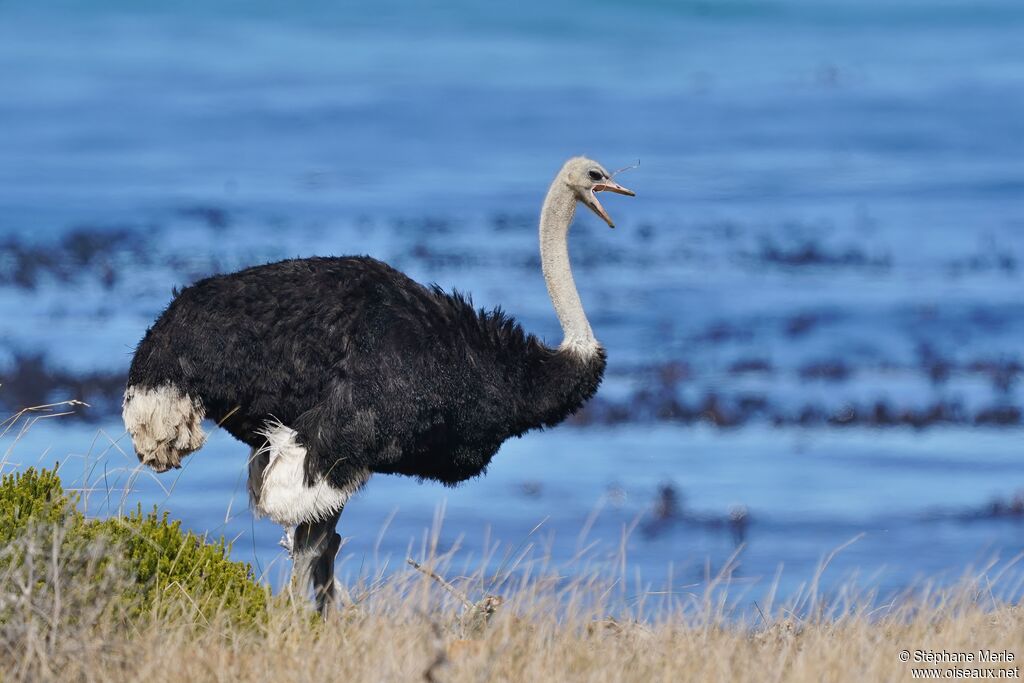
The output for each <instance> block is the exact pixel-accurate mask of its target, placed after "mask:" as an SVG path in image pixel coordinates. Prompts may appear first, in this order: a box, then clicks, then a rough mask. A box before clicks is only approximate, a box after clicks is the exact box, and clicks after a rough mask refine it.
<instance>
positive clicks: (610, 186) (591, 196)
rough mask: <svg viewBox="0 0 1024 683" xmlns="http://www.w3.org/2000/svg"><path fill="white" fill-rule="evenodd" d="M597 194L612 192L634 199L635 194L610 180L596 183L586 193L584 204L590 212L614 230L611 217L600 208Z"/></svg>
mask: <svg viewBox="0 0 1024 683" xmlns="http://www.w3.org/2000/svg"><path fill="white" fill-rule="evenodd" d="M598 192H614V193H615V194H624V195H626V196H628V197H635V196H636V193H635V192H633V191H632V190H627V189H626V188H624V187H623V186H622V185H619V184H618V183H617V182H615V181H614V180H611V179H608V180H603V181H601V182H599V183H596V184H595V185H594V189H593V190H592V191H591V192H588V193H587V195H588V196H587V197H586V198H585V199H584V203H585V204H586V205H587V206H589V207H590V210H591V211H593V212H594V213H596V214H597V215H598V216H600V217H601V220H603V221H604V222H605V223H607V224H608V227H609V228H614V227H615V223H614V222H612V218H611V216H609V215H608V212H607V211H605V210H604V207H603V206H601V202H599V201H597V194H596V193H598Z"/></svg>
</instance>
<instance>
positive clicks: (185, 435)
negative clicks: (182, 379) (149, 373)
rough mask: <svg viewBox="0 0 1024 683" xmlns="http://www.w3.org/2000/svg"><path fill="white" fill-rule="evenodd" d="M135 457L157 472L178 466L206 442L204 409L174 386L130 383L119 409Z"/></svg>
mask: <svg viewBox="0 0 1024 683" xmlns="http://www.w3.org/2000/svg"><path fill="white" fill-rule="evenodd" d="M121 416H122V417H123V418H124V426H125V427H126V428H127V429H128V433H129V434H130V435H131V437H132V443H133V444H134V445H135V452H136V453H137V454H138V456H139V460H140V461H141V462H142V463H143V464H145V465H149V466H150V467H152V468H153V469H154V470H156V471H157V472H165V471H167V470H169V469H171V468H172V467H181V459H182V458H184V457H185V456H186V455H188V454H189V453H191V452H192V451H195V450H197V449H199V448H200V447H202V445H203V444H204V443H205V442H206V434H204V433H203V428H202V422H203V418H204V417H205V416H206V411H204V410H203V406H202V404H201V403H199V402H198V401H196V400H194V399H192V398H191V397H189V396H188V395H187V394H185V393H184V392H182V391H180V390H179V389H178V388H177V387H174V386H172V385H170V384H166V385H164V386H161V387H157V388H155V389H149V388H145V387H136V386H130V387H128V389H127V390H126V391H125V392H124V408H123V411H122V413H121Z"/></svg>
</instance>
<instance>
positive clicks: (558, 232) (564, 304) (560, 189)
mask: <svg viewBox="0 0 1024 683" xmlns="http://www.w3.org/2000/svg"><path fill="white" fill-rule="evenodd" d="M575 214H576V196H575V195H574V194H573V192H572V190H571V189H570V188H569V187H568V186H567V185H566V184H565V183H564V182H562V180H561V178H556V179H555V182H554V184H552V185H551V189H550V190H549V191H548V196H547V198H546V199H545V200H544V208H543V209H541V215H540V262H541V268H542V269H543V271H544V282H546V283H547V286H548V295H549V296H550V297H551V303H552V304H554V306H555V313H556V314H557V315H558V321H559V322H560V323H561V324H562V332H563V334H564V335H565V338H564V339H563V340H562V346H561V347H560V348H562V349H567V350H572V351H575V352H577V353H592V352H593V351H595V350H596V349H597V340H595V339H594V333H593V331H592V330H591V329H590V323H589V322H588V321H587V315H586V313H584V312H583V303H582V302H581V301H580V295H579V292H577V291H576V283H575V281H574V280H573V278H572V268H571V267H570V265H569V226H570V224H572V219H573V216H575Z"/></svg>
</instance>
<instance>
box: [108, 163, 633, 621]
mask: <svg viewBox="0 0 1024 683" xmlns="http://www.w3.org/2000/svg"><path fill="white" fill-rule="evenodd" d="M602 191H609V192H617V193H619V194H625V195H630V196H633V192H631V191H629V190H627V189H625V188H624V187H621V186H620V185H618V184H617V183H616V182H615V181H613V180H612V177H611V175H610V174H609V173H608V172H607V171H606V170H605V169H604V167H602V166H601V165H600V164H598V163H597V162H595V161H592V160H590V159H586V158H583V157H576V158H573V159H570V160H569V161H568V162H566V164H565V165H564V166H563V167H562V169H561V171H560V172H559V173H558V176H557V177H556V178H555V180H554V182H553V183H552V184H551V189H550V190H549V191H548V194H547V198H546V199H545V200H544V206H543V208H542V210H541V216H540V254H541V264H542V267H543V272H544V279H545V281H546V283H547V288H548V294H549V295H550V296H551V301H552V303H553V304H554V307H555V313H556V314H557V315H558V319H559V321H560V322H561V324H562V330H563V332H564V333H565V338H564V340H563V341H562V343H561V345H559V346H558V347H557V348H551V347H549V346H547V345H545V344H544V343H543V342H541V341H540V340H539V339H537V337H535V336H534V335H532V334H526V333H525V332H523V329H522V327H520V325H519V324H518V323H516V322H515V320H513V319H512V318H510V317H509V316H507V315H506V314H505V313H503V312H502V311H501V310H494V311H489V312H488V311H477V310H475V309H474V308H473V306H472V303H471V302H470V301H469V300H467V299H465V298H463V297H462V296H461V295H459V294H458V293H452V294H446V293H445V292H443V291H442V290H441V289H440V288H438V287H436V286H433V287H424V286H422V285H420V284H418V283H417V282H414V281H413V280H411V279H410V278H408V277H407V276H406V275H404V274H402V273H400V272H398V271H397V270H395V269H394V268H391V267H390V266H388V265H387V264H385V263H382V262H380V261H377V260H374V259H372V258H369V257H365V256H352V257H341V258H307V259H293V260H287V261H280V262H278V263H271V264H268V265H263V266H256V267H254V268H248V269H246V270H242V271H240V272H237V273H233V274H231V275H220V276H216V277H211V278H207V279H205V280H201V281H199V282H197V283H196V284H194V285H192V286H191V287H188V288H186V289H184V290H182V291H181V293H180V294H178V295H177V296H176V297H175V299H174V300H173V301H172V302H171V304H170V306H168V308H167V310H166V311H164V313H163V314H162V315H161V316H160V317H159V318H158V319H157V321H156V323H155V324H154V325H153V326H152V327H151V328H150V329H149V330H148V331H147V332H146V336H145V338H144V339H143V340H142V342H141V343H140V344H139V347H138V349H137V350H136V352H135V357H134V359H133V360H132V365H131V371H130V373H129V376H128V387H127V389H126V390H125V395H124V413H123V416H124V422H125V426H126V427H127V429H128V433H129V434H131V438H132V442H133V443H134V445H135V450H136V452H137V453H138V456H139V460H141V461H142V462H143V463H145V464H147V465H149V466H150V467H152V468H153V469H155V470H156V471H158V472H163V471H166V470H168V469H170V468H173V467H180V466H181V459H182V458H183V457H184V456H186V455H188V454H189V453H191V452H192V451H195V450H196V449H198V448H199V447H200V446H202V445H203V442H204V441H205V438H206V437H205V434H204V433H203V430H202V427H201V423H202V421H203V419H204V418H210V419H212V420H214V421H215V422H216V423H217V424H218V425H220V426H222V427H224V429H226V430H227V431H228V432H230V433H231V434H232V435H233V436H234V437H235V438H237V439H239V440H240V441H243V442H245V443H246V444H248V445H249V446H250V447H251V448H252V454H251V457H250V463H249V487H248V488H249V495H250V499H251V502H252V507H253V509H254V511H255V512H256V513H257V514H260V515H264V516H267V517H269V518H270V519H272V520H274V521H275V522H277V523H279V524H281V525H283V526H284V527H285V529H286V538H287V539H289V540H290V543H289V545H290V548H289V549H290V551H291V555H292V560H293V570H292V585H293V587H297V588H298V589H299V590H306V589H308V587H309V584H310V581H311V580H312V583H313V588H314V594H315V596H316V600H317V607H318V609H320V611H321V612H323V611H324V610H325V609H326V607H327V606H328V605H329V604H331V603H332V602H333V599H334V592H335V583H334V558H335V555H337V552H338V547H339V545H340V542H341V537H340V536H338V534H337V533H335V526H336V524H337V522H338V518H339V516H340V515H341V510H342V508H343V507H344V506H345V503H346V501H348V499H349V497H350V496H352V494H353V493H355V492H356V491H357V490H358V489H359V488H360V487H361V486H363V485H364V484H365V483H366V481H367V480H368V479H369V477H370V475H371V473H374V472H380V473H389V474H390V473H396V474H405V475H411V476H414V477H420V478H423V479H435V480H437V481H440V482H441V483H443V484H447V485H454V484H457V483H459V482H461V481H464V480H466V479H469V478H471V477H475V476H477V475H479V474H481V473H482V472H483V471H484V470H485V469H486V468H487V465H488V463H489V462H490V461H491V458H492V457H493V456H494V454H495V453H496V452H497V450H498V448H499V447H500V446H501V444H502V442H504V441H505V440H506V439H508V438H509V437H512V436H520V435H521V434H523V433H524V432H526V431H528V430H530V429H536V428H541V427H549V426H552V425H555V424H558V423H559V422H561V421H562V420H564V419H565V418H566V417H567V416H569V415H571V414H572V413H574V412H575V411H576V410H578V409H579V408H580V406H582V405H583V403H584V402H585V401H587V400H588V399H589V398H590V397H591V396H593V395H594V392H595V391H596V390H597V386H598V384H600V382H601V377H602V375H603V374H604V368H605V351H604V348H602V346H601V345H600V344H599V343H598V342H597V340H596V339H595V338H594V334H593V332H592V331H591V329H590V324H589V323H588V322H587V317H586V315H585V314H584V312H583V306H582V304H581V303H580V297H579V294H578V293H577V291H576V286H575V284H574V282H573V277H572V271H571V270H570V267H569V250H568V246H567V237H568V232H569V225H570V224H571V223H572V220H573V216H574V214H575V211H576V203H577V202H582V203H583V204H585V205H586V206H588V207H590V209H591V210H593V211H594V212H595V213H596V214H597V215H598V216H600V217H601V218H602V219H603V220H604V221H605V222H607V223H608V225H609V226H610V227H615V226H614V224H613V223H612V220H611V218H610V217H609V216H608V214H607V213H605V210H604V208H602V206H601V204H600V202H598V200H597V197H596V196H595V193H596V192H602ZM293 528H294V531H293V530H292V529H293Z"/></svg>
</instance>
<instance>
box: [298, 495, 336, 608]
mask: <svg viewBox="0 0 1024 683" xmlns="http://www.w3.org/2000/svg"><path fill="white" fill-rule="evenodd" d="M339 517H341V510H340V509H339V510H338V511H337V512H335V513H334V514H332V515H330V516H328V517H327V518H326V519H324V520H321V521H319V522H303V523H302V524H300V525H299V526H297V527H296V528H295V533H294V535H293V536H292V578H291V586H290V590H291V591H293V593H294V592H298V593H299V594H300V595H303V596H304V595H305V593H306V591H307V590H308V589H309V584H310V582H312V584H313V597H314V598H315V599H316V608H317V610H318V611H319V612H320V614H321V616H326V615H327V612H328V610H330V609H332V608H333V607H334V606H335V604H334V603H335V600H336V599H337V594H336V591H335V588H334V558H335V556H336V555H337V554H338V548H340V547H341V536H339V535H338V533H337V532H336V531H335V530H334V527H335V526H336V525H337V524H338V518H339Z"/></svg>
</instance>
